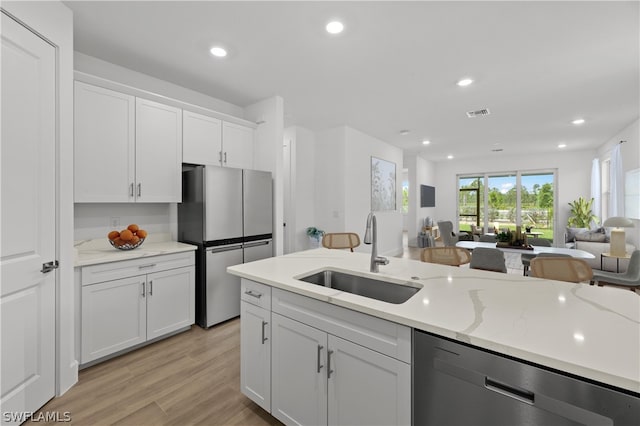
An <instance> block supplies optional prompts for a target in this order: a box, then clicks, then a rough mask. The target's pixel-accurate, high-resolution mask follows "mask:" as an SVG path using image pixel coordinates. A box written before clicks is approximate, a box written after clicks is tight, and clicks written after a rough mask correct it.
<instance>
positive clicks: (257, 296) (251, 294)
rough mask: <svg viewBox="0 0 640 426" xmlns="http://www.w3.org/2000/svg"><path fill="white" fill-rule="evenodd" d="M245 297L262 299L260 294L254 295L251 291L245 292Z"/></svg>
mask: <svg viewBox="0 0 640 426" xmlns="http://www.w3.org/2000/svg"><path fill="white" fill-rule="evenodd" d="M244 294H246V295H247V296H251V297H255V298H256V299H260V298H261V297H262V293H254V291H253V290H247V291H245V292H244Z"/></svg>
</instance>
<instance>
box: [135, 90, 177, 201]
mask: <svg viewBox="0 0 640 426" xmlns="http://www.w3.org/2000/svg"><path fill="white" fill-rule="evenodd" d="M135 197H136V201H138V202H140V201H142V202H151V203H157V202H180V201H182V110H181V109H179V108H175V107H171V106H168V105H163V104H159V103H157V102H153V101H149V100H146V99H140V98H136V188H135Z"/></svg>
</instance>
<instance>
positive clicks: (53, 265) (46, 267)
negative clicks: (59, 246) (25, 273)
mask: <svg viewBox="0 0 640 426" xmlns="http://www.w3.org/2000/svg"><path fill="white" fill-rule="evenodd" d="M59 266H60V264H59V263H58V261H57V260H52V261H51V262H47V263H43V264H42V269H40V272H42V273H43V274H46V273H47V272H51V271H53V270H54V269H58V267H59Z"/></svg>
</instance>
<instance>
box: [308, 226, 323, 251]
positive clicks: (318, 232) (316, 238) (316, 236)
mask: <svg viewBox="0 0 640 426" xmlns="http://www.w3.org/2000/svg"><path fill="white" fill-rule="evenodd" d="M307 235H308V236H309V240H311V246H312V247H319V246H320V238H322V236H323V235H324V231H323V230H322V229H318V228H316V227H315V226H310V227H308V228H307Z"/></svg>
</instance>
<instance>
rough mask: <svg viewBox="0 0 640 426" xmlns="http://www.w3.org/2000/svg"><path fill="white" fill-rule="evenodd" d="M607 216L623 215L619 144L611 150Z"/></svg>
mask: <svg viewBox="0 0 640 426" xmlns="http://www.w3.org/2000/svg"><path fill="white" fill-rule="evenodd" d="M609 176H610V178H609V185H610V194H611V195H610V197H609V217H613V216H624V173H623V170H622V155H621V154H620V144H618V145H616V146H615V147H614V148H613V150H612V151H611V166H610V168H609Z"/></svg>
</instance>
